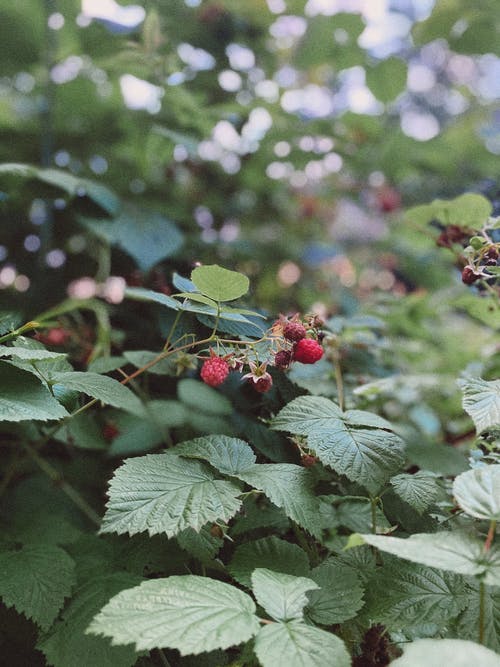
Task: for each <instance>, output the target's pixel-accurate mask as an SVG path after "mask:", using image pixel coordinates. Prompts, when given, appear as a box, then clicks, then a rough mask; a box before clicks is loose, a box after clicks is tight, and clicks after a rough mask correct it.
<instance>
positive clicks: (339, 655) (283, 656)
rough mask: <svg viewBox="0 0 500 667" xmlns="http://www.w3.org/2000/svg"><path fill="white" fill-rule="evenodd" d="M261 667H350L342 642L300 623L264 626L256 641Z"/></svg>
mask: <svg viewBox="0 0 500 667" xmlns="http://www.w3.org/2000/svg"><path fill="white" fill-rule="evenodd" d="M255 653H256V654H257V658H258V659H259V662H260V664H261V665H262V667H282V666H283V667H284V666H285V665H286V667H326V666H327V665H331V666H332V667H350V666H351V658H350V656H349V654H348V652H347V650H346V647H345V645H344V642H343V641H342V640H341V639H339V638H338V637H336V636H335V635H333V634H331V633H330V632H325V631H324V630H320V629H319V628H315V627H313V626H311V625H305V623H302V622H301V621H299V620H293V621H288V623H272V624H271V625H266V626H264V627H263V628H262V629H261V630H260V632H259V634H258V635H257V637H256V639H255Z"/></svg>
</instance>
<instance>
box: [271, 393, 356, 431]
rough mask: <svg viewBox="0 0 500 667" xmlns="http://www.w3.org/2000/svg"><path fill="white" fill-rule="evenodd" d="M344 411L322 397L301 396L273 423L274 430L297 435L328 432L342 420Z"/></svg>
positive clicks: (288, 405) (287, 406)
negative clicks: (334, 424)
mask: <svg viewBox="0 0 500 667" xmlns="http://www.w3.org/2000/svg"><path fill="white" fill-rule="evenodd" d="M342 416H343V413H342V410H341V409H340V408H339V406H338V405H336V404H335V403H334V402H333V401H330V400H329V399H328V398H323V397H322V396H299V397H298V398H296V399H294V400H293V401H290V403H287V405H285V407H284V408H283V409H282V410H281V411H280V412H279V413H278V414H277V415H276V417H275V418H274V419H273V421H272V428H273V429H275V430H277V431H288V432H289V433H295V434H296V435H312V434H313V433H315V432H317V431H319V432H320V433H323V432H324V431H326V430H328V429H329V428H330V426H331V425H332V423H336V422H337V421H338V420H341V419H342Z"/></svg>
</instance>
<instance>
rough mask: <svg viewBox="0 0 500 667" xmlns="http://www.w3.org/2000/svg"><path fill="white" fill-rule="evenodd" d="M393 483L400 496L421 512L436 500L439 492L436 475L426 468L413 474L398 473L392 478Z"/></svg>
mask: <svg viewBox="0 0 500 667" xmlns="http://www.w3.org/2000/svg"><path fill="white" fill-rule="evenodd" d="M391 484H392V486H393V487H394V491H395V492H396V493H397V494H398V496H399V497H400V498H401V499H402V500H404V501H405V502H407V503H408V505H411V506H412V507H413V508H414V509H416V510H417V512H419V514H421V513H422V512H423V511H424V510H426V509H427V508H428V507H429V505H431V504H432V503H433V502H434V500H435V499H436V498H437V496H438V493H439V487H438V485H437V481H436V476H435V475H434V474H433V473H431V472H426V471H425V470H419V471H418V472H416V473H414V474H412V475H410V474H407V473H402V474H401V475H396V476H395V477H392V478H391Z"/></svg>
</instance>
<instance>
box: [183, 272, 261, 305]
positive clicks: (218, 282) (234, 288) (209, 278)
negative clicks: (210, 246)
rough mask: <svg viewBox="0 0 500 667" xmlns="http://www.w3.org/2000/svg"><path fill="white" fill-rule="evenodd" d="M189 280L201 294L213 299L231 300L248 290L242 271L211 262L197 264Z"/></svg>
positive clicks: (248, 282)
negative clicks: (205, 264)
mask: <svg viewBox="0 0 500 667" xmlns="http://www.w3.org/2000/svg"><path fill="white" fill-rule="evenodd" d="M191 280H192V282H193V283H194V285H195V286H196V287H197V288H198V289H199V290H200V292H201V293H202V294H205V295H206V296H208V297H210V298H211V299H214V300H215V301H233V299H238V298H239V297H240V296H243V295H244V294H246V293H247V292H248V287H249V284H250V281H249V280H248V278H247V277H246V276H245V275H243V274H242V273H238V272H237V271H229V270H228V269H224V268H223V267H222V266H218V265H217V264H212V265H209V266H197V267H196V269H194V270H193V272H192V273H191Z"/></svg>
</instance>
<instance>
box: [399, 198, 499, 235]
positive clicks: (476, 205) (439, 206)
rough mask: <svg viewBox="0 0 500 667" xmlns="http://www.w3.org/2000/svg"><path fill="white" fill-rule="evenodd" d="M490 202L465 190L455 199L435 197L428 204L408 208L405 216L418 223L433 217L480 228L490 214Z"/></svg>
mask: <svg viewBox="0 0 500 667" xmlns="http://www.w3.org/2000/svg"><path fill="white" fill-rule="evenodd" d="M491 211H492V206H491V202H490V201H488V199H486V197H483V196H482V195H478V194H474V193H471V192H467V193H465V194H463V195H460V196H459V197H456V198H455V199H450V200H445V199H435V200H434V201H433V202H431V203H430V204H424V205H422V206H415V207H414V208H410V209H408V211H406V213H405V215H406V217H407V218H408V219H409V220H411V221H412V222H415V223H417V224H419V225H425V224H426V223H428V222H430V221H431V220H433V219H436V220H439V222H441V223H442V224H443V225H458V226H459V227H467V228H470V229H481V228H482V226H483V225H484V223H485V221H486V220H487V219H488V216H490V215H491Z"/></svg>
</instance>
